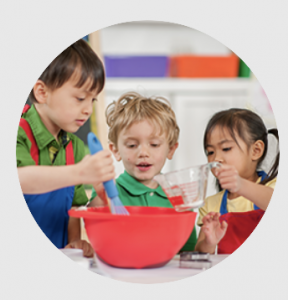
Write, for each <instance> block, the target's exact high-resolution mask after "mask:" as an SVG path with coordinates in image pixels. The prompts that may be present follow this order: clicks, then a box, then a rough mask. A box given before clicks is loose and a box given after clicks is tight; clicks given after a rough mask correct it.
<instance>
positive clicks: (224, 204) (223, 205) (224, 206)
mask: <svg viewBox="0 0 288 300" xmlns="http://www.w3.org/2000/svg"><path fill="white" fill-rule="evenodd" d="M257 174H258V176H259V177H261V181H263V180H264V179H265V178H266V177H267V174H266V173H265V172H264V171H259V172H257ZM227 196H228V190H226V191H225V192H224V194H223V197H222V202H221V206H220V214H221V216H222V215H224V214H227V213H228V211H227ZM256 209H259V207H258V206H256V205H255V204H254V210H256Z"/></svg>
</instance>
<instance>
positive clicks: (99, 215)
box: [68, 206, 196, 220]
mask: <svg viewBox="0 0 288 300" xmlns="http://www.w3.org/2000/svg"><path fill="white" fill-rule="evenodd" d="M125 207H126V208H128V209H129V207H135V206H125ZM155 208H158V209H160V210H161V209H163V210H173V211H175V212H177V211H176V210H175V209H174V208H170V207H155ZM68 214H69V216H71V217H74V218H86V219H106V220H107V219H115V218H117V219H118V218H127V217H129V218H133V219H134V218H135V217H136V218H147V217H148V216H149V218H159V215H161V218H173V217H174V218H178V217H179V216H181V215H183V214H185V215H187V214H189V215H191V214H196V212H193V211H184V212H177V213H175V214H161V213H160V214H149V213H147V214H137V213H136V214H133V215H114V214H111V213H109V212H105V213H103V212H96V211H89V208H88V210H77V208H76V209H70V210H69V211H68Z"/></svg>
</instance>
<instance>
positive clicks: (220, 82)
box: [105, 78, 253, 96]
mask: <svg viewBox="0 0 288 300" xmlns="http://www.w3.org/2000/svg"><path fill="white" fill-rule="evenodd" d="M252 85H253V80H251V79H249V78H209V79H192V78H191V79H186V78H107V79H106V83H105V92H108V93H109V94H110V93H113V94H114V93H117V94H118V93H119V92H121V91H124V92H127V91H130V90H131V88H134V89H135V88H136V89H141V88H144V89H145V90H147V91H149V92H152V93H155V92H157V93H161V92H164V93H165V94H166V93H177V94H182V95H183V94H187V93H189V94H190V95H191V93H192V94H194V95H195V94H197V93H199V92H200V91H201V93H203V91H204V92H205V94H207V93H210V94H211V93H213V94H214V95H215V93H217V94H218V95H219V93H220V94H225V95H226V96H228V95H229V93H230V94H231V95H235V93H237V94H239V95H242V96H244V95H247V91H248V90H250V88H251V87H252Z"/></svg>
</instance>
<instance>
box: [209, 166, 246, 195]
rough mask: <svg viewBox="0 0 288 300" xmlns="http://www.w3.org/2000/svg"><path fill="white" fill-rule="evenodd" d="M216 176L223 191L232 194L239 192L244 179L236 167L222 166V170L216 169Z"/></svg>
mask: <svg viewBox="0 0 288 300" xmlns="http://www.w3.org/2000/svg"><path fill="white" fill-rule="evenodd" d="M214 174H215V176H216V177H217V179H218V180H219V183H220V185H221V187H222V189H225V190H228V191H229V192H230V193H237V192H239V190H240V188H241V184H242V178H241V177H240V176H239V174H238V171H237V170H236V168H235V167H234V166H230V165H221V167H220V168H216V170H215V173H214Z"/></svg>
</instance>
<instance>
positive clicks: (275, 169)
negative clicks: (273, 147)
mask: <svg viewBox="0 0 288 300" xmlns="http://www.w3.org/2000/svg"><path fill="white" fill-rule="evenodd" d="M269 133H271V134H273V135H274V136H275V138H276V139H277V141H278V144H279V135H278V129H276V128H273V129H269V130H268V134H269ZM279 159H280V150H279V151H278V153H277V155H276V158H275V161H274V164H273V166H272V167H271V169H270V171H269V172H268V174H267V175H268V177H267V178H266V179H264V180H263V181H262V182H261V184H263V185H265V184H266V183H267V182H269V181H271V180H273V179H274V178H276V177H277V175H278V166H279Z"/></svg>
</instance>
